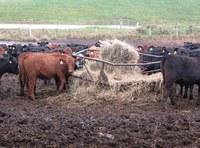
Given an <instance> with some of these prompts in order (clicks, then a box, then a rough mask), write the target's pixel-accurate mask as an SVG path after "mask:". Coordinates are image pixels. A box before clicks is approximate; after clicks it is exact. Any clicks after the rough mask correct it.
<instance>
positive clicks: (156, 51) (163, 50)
mask: <svg viewBox="0 0 200 148" xmlns="http://www.w3.org/2000/svg"><path fill="white" fill-rule="evenodd" d="M143 53H145V52H140V62H142V63H148V62H156V61H161V59H162V57H163V56H164V55H165V54H169V55H170V54H176V53H177V48H169V47H154V48H152V49H151V50H150V51H149V52H148V54H151V55H152V56H149V55H145V54H143ZM153 55H154V56H153ZM155 56H157V57H155ZM143 68H144V73H147V74H149V75H150V74H153V73H155V72H154V70H159V69H160V63H157V64H150V65H145V66H143ZM151 71H152V72H151Z"/></svg>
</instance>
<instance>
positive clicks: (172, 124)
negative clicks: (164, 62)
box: [0, 74, 200, 148]
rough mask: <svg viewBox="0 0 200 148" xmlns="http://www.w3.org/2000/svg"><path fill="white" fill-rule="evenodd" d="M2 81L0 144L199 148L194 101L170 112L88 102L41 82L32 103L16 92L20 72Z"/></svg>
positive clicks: (199, 112)
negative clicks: (57, 90)
mask: <svg viewBox="0 0 200 148" xmlns="http://www.w3.org/2000/svg"><path fill="white" fill-rule="evenodd" d="M0 82H1V84H0V88H1V89H0V134H1V136H0V147H181V148H182V147H200V107H198V106H196V104H195V99H194V100H189V99H182V98H179V101H178V104H179V108H178V109H174V108H173V107H172V106H171V105H170V104H169V107H168V109H167V110H166V111H164V110H163V108H162V107H161V102H159V101H158V102H157V101H138V102H135V101H128V100H127V101H126V99H124V100H123V101H122V100H118V101H117V99H115V100H113V101H112V100H105V99H100V100H93V101H92V103H91V102H87V103H86V102H85V100H86V98H84V97H82V96H78V97H79V98H77V99H72V98H74V97H72V96H71V95H72V94H71V93H70V89H69V90H66V91H65V92H63V93H62V94H57V92H56V91H55V85H54V84H53V83H54V82H52V84H51V85H44V84H43V81H42V80H38V81H37V99H36V100H34V101H32V100H29V99H28V98H27V97H20V96H18V94H19V82H18V76H16V75H12V74H6V75H4V76H3V78H2V79H1V80H0ZM146 96H147V97H148V96H149V95H148V94H147V95H146ZM158 97H160V96H158ZM196 97H197V95H196V93H195V98H196ZM140 100H142V99H140ZM145 100H147V99H146V98H145Z"/></svg>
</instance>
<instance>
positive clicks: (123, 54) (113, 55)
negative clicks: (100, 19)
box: [99, 40, 140, 74]
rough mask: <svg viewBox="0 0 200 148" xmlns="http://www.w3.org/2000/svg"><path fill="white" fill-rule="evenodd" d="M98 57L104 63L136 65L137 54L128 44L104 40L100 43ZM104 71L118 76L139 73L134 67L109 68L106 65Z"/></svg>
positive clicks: (138, 69)
mask: <svg viewBox="0 0 200 148" xmlns="http://www.w3.org/2000/svg"><path fill="white" fill-rule="evenodd" d="M100 42H101V45H100V46H101V47H100V56H99V58H100V59H102V60H105V61H109V62H112V63H133V64H135V63H138V60H139V54H138V52H137V50H135V48H134V47H132V46H130V45H129V44H127V43H125V42H122V41H119V40H106V41H100ZM105 70H106V72H107V73H118V74H126V73H131V74H135V73H139V72H140V68H138V67H136V66H134V67H133V66H132V67H130V66H128V67H127V66H120V67H119V66H118V67H114V66H110V65H106V67H105Z"/></svg>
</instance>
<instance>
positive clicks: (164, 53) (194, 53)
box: [138, 42, 200, 108]
mask: <svg viewBox="0 0 200 148" xmlns="http://www.w3.org/2000/svg"><path fill="white" fill-rule="evenodd" d="M138 48H139V50H140V52H142V53H148V54H153V55H159V56H160V57H152V56H148V55H142V56H141V57H142V60H141V61H142V62H152V61H161V64H153V65H148V66H145V70H146V71H149V72H150V73H151V71H152V70H156V69H161V72H162V75H163V83H164V85H163V86H164V96H163V97H164V98H163V100H164V107H165V108H166V106H167V99H168V98H170V100H171V103H172V105H175V106H176V107H177V103H176V100H175V99H174V94H173V92H174V88H173V86H174V84H179V85H180V87H181V89H180V95H182V94H183V87H185V92H184V95H183V97H184V98H187V96H188V94H187V92H188V88H190V91H189V92H190V94H189V98H190V99H193V86H194V84H197V85H198V99H197V102H196V104H197V105H200V43H191V42H184V45H183V46H180V47H176V48H167V47H154V46H149V47H148V46H138ZM142 53H141V54H142Z"/></svg>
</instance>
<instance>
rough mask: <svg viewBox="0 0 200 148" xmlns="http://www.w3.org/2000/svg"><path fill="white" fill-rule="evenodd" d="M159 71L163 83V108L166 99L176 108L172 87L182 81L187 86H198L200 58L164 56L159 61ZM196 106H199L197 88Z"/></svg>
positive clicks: (199, 98)
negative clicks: (160, 70) (160, 71)
mask: <svg viewBox="0 0 200 148" xmlns="http://www.w3.org/2000/svg"><path fill="white" fill-rule="evenodd" d="M161 69H162V74H163V80H164V81H163V82H164V106H165V107H166V103H167V99H168V97H169V98H170V99H171V103H172V105H175V106H177V104H176V101H175V100H174V98H173V97H174V96H173V93H172V91H173V88H172V87H173V85H174V84H175V83H176V82H177V81H184V82H185V83H187V84H188V85H192V84H197V85H200V58H199V57H189V56H180V55H176V56H175V55H165V56H164V57H163V58H162V61H161ZM198 91H199V93H198V99H197V105H200V87H199V90H198Z"/></svg>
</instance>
